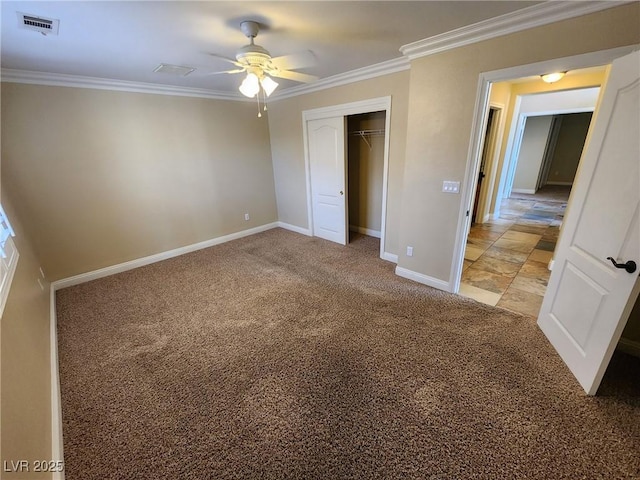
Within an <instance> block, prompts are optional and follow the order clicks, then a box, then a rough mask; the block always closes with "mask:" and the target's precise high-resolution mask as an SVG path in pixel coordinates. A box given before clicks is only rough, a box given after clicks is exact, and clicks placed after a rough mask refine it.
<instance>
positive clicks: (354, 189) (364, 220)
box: [347, 112, 385, 232]
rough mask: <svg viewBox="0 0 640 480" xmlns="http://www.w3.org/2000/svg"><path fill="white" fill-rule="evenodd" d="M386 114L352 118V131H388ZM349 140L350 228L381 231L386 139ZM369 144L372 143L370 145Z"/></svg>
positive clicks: (350, 126)
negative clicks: (385, 125) (385, 124)
mask: <svg viewBox="0 0 640 480" xmlns="http://www.w3.org/2000/svg"><path fill="white" fill-rule="evenodd" d="M384 123H385V114H384V112H375V113H370V114H363V115H353V116H350V117H348V127H347V129H348V131H349V132H353V131H360V130H384ZM365 138H366V141H365V140H364V139H363V138H362V137H361V136H359V135H356V136H354V135H353V134H351V133H350V134H349V137H348V144H349V147H348V152H349V153H348V156H347V157H348V161H347V163H348V165H349V169H348V172H349V173H348V177H349V178H348V181H349V188H348V194H349V197H348V201H349V224H350V225H352V226H354V227H360V228H365V229H368V230H373V231H376V232H379V231H380V228H381V219H382V180H383V178H382V177H383V172H384V135H373V136H370V135H368V136H366V137H365ZM367 142H369V143H367Z"/></svg>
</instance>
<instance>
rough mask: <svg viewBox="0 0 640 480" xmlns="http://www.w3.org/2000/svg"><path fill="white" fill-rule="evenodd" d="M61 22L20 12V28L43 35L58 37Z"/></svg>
mask: <svg viewBox="0 0 640 480" xmlns="http://www.w3.org/2000/svg"><path fill="white" fill-rule="evenodd" d="M59 25H60V20H56V19H54V18H44V17H39V16H37V15H31V14H28V13H21V12H18V26H19V27H20V28H25V29H27V30H33V31H35V32H40V33H42V34H43V35H58V27H59Z"/></svg>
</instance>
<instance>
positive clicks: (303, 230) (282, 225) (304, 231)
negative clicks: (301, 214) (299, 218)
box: [277, 222, 312, 237]
mask: <svg viewBox="0 0 640 480" xmlns="http://www.w3.org/2000/svg"><path fill="white" fill-rule="evenodd" d="M277 226H278V227H280V228H284V229H285V230H289V231H291V232H295V233H300V234H302V235H306V236H307V237H311V236H312V235H311V230H309V229H308V228H303V227H298V226H297V225H292V224H290V223H285V222H277Z"/></svg>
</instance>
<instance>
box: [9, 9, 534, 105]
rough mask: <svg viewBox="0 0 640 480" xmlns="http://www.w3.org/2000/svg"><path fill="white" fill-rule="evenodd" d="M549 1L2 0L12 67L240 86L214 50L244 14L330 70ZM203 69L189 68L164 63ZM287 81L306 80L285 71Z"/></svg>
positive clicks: (325, 73)
mask: <svg viewBox="0 0 640 480" xmlns="http://www.w3.org/2000/svg"><path fill="white" fill-rule="evenodd" d="M539 3H543V2H527V1H410V2H404V1H390V2H378V1H360V2H352V1H332V2H329V1H323V2H311V1H300V2H284V1H275V2H274V1H271V2H244V1H229V2H218V1H198V2H188V1H142V2H130V1H126V2H118V1H105V2H99V1H74V2H60V1H51V2H37V1H23V2H11V1H2V7H1V8H2V11H1V14H2V23H1V28H2V46H1V47H2V48H1V60H2V68H3V69H13V70H26V71H34V72H46V73H55V74H67V75H77V76H87V77H97V78H104V79H114V80H122V81H129V82H142V83H150V84H162V85H169V86H176V87H187V88H198V89H206V90H208V91H211V92H219V93H234V94H235V93H237V88H238V85H239V83H240V81H241V78H240V77H239V76H237V75H227V74H222V75H207V74H208V73H210V72H214V71H220V70H226V69H227V68H229V67H231V65H230V64H228V63H226V62H224V61H223V60H220V59H217V58H215V57H213V56H211V55H209V53H215V54H218V55H223V56H226V57H231V58H233V57H235V53H236V50H237V49H238V48H239V47H241V46H242V45H245V44H247V43H248V40H247V38H246V37H245V36H244V35H243V34H242V32H241V31H240V29H239V25H240V22H241V21H243V20H254V21H257V22H259V23H260V24H261V25H262V29H261V31H260V34H259V35H258V37H257V39H256V43H258V44H260V45H262V46H264V47H265V48H267V49H268V50H269V51H270V53H271V55H272V56H280V55H286V54H290V53H295V52H300V51H304V50H310V51H312V52H313V53H314V54H315V56H316V58H317V65H316V66H314V67H310V68H307V69H301V70H300V71H301V72H304V73H309V74H312V75H316V76H318V77H320V78H321V79H326V78H329V77H332V76H335V75H338V74H341V73H345V72H350V71H353V70H355V69H359V68H362V67H368V66H371V65H375V64H378V63H381V62H386V61H390V60H393V59H397V58H399V57H401V56H402V54H401V53H400V50H399V49H400V47H401V46H403V45H406V44H409V43H412V42H416V41H419V40H422V39H426V38H430V37H433V36H435V35H439V34H443V33H445V32H448V31H451V30H454V29H457V28H461V27H465V26H468V25H471V24H474V23H477V22H480V21H483V20H487V19H490V18H494V17H496V16H500V15H504V14H507V13H510V12H514V11H516V10H520V9H524V8H527V7H531V6H532V5H536V4H539ZM16 12H22V13H28V14H32V15H35V16H42V17H48V18H55V19H59V20H60V28H59V34H58V35H57V36H53V35H48V36H44V35H41V34H39V33H37V32H34V31H30V30H26V29H23V28H19V26H18V16H17V13H16ZM160 63H167V64H173V65H183V66H190V67H194V68H196V70H195V71H194V72H193V73H191V74H190V75H188V76H186V77H177V76H173V75H168V74H162V73H154V72H153V70H154V69H155V68H156V67H157V66H158V65H159V64H160ZM278 81H279V82H280V87H279V90H284V89H286V88H289V87H292V86H295V85H298V84H297V83H295V82H291V81H286V80H278Z"/></svg>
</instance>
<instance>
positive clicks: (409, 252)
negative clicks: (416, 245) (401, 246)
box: [407, 247, 413, 257]
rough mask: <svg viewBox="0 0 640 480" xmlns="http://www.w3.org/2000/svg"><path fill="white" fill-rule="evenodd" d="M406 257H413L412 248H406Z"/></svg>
mask: <svg viewBox="0 0 640 480" xmlns="http://www.w3.org/2000/svg"><path fill="white" fill-rule="evenodd" d="M407 257H413V247H407Z"/></svg>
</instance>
